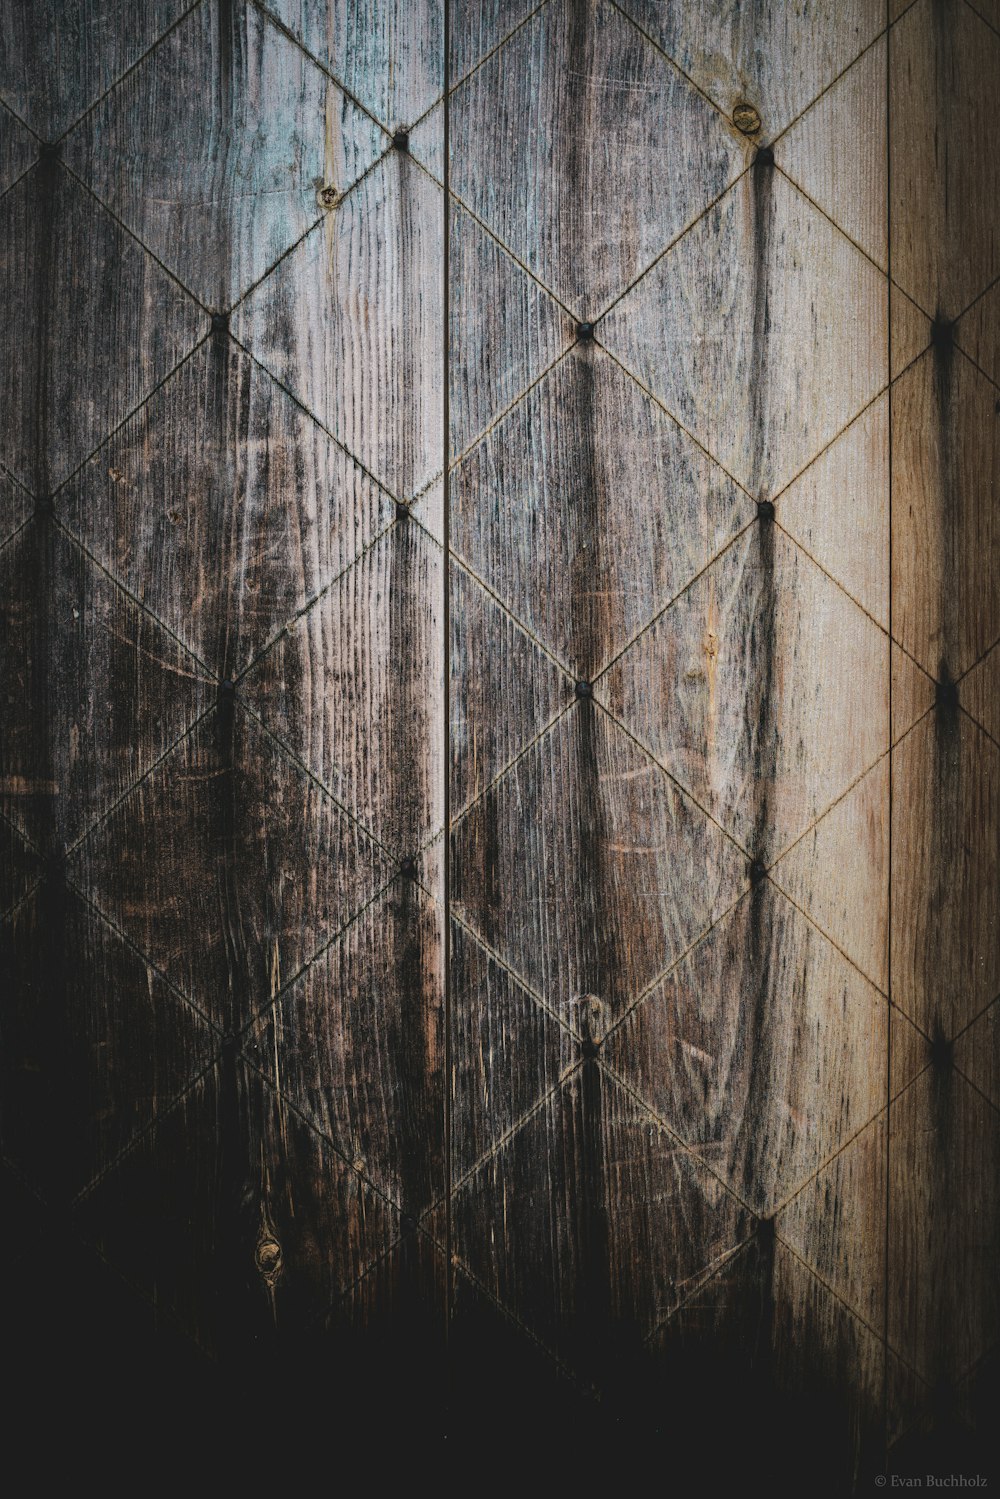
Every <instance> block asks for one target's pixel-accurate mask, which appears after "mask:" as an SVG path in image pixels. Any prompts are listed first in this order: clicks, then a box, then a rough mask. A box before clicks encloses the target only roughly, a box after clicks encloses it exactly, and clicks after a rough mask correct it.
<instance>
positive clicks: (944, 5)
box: [889, 0, 1000, 320]
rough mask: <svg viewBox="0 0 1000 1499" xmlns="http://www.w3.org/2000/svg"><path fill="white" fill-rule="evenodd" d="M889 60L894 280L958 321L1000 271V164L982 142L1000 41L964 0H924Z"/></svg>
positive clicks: (998, 71)
mask: <svg viewBox="0 0 1000 1499" xmlns="http://www.w3.org/2000/svg"><path fill="white" fill-rule="evenodd" d="M889 56H890V91H891V97H890V110H891V117H890V128H889V138H890V142H891V151H892V173H891V183H892V196H891V201H890V215H891V220H890V221H891V226H892V274H893V279H894V280H896V281H898V282H899V284H900V286H902V288H903V290H904V291H905V292H907V293H908V294H909V296H911V297H912V298H913V300H914V301H915V302H916V303H917V305H918V306H919V307H921V308H923V310H924V312H926V313H927V315H928V316H929V317H937V318H945V319H952V320H953V319H955V318H957V317H959V316H960V315H961V313H962V312H964V310H965V308H966V307H967V306H968V305H969V303H970V302H972V301H973V300H974V298H976V297H977V296H978V295H979V294H980V292H982V291H984V290H985V289H986V287H987V286H988V285H989V283H990V282H991V281H992V280H993V278H994V277H995V276H996V275H997V273H998V272H1000V225H998V219H997V213H996V207H995V205H996V201H997V198H998V197H1000V161H998V160H997V156H996V153H995V152H992V151H990V150H989V149H988V148H987V147H986V146H985V142H986V141H988V140H989V136H990V120H991V117H992V111H993V104H994V100H995V98H996V80H997V77H998V75H1000V36H998V35H997V33H996V32H995V31H993V30H992V29H991V28H990V27H989V26H987V25H986V24H985V22H983V21H982V20H981V19H980V17H979V16H978V15H977V14H976V12H975V11H974V10H973V9H972V7H971V6H968V5H966V4H964V3H963V0H919V3H918V4H917V5H914V6H912V7H911V8H910V9H909V10H907V12H906V14H905V15H904V16H902V18H901V19H900V20H899V22H898V24H897V25H895V26H894V27H893V28H892V31H891V32H890V35H889Z"/></svg>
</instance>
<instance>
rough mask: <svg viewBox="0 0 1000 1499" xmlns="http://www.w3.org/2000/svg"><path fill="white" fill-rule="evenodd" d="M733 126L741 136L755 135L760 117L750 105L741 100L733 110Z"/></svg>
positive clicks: (758, 127)
mask: <svg viewBox="0 0 1000 1499" xmlns="http://www.w3.org/2000/svg"><path fill="white" fill-rule="evenodd" d="M733 124H734V125H735V126H736V128H737V130H739V131H740V132H741V133H742V134H743V135H756V134H757V132H758V130H759V129H760V115H759V113H758V112H757V110H756V109H754V107H753V105H752V104H748V103H747V102H746V100H745V99H741V100H740V102H739V104H737V106H736V108H735V109H734V110H733Z"/></svg>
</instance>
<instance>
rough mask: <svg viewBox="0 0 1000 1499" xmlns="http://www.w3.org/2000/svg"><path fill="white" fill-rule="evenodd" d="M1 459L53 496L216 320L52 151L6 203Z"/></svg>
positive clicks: (1, 267)
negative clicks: (200, 308)
mask: <svg viewBox="0 0 1000 1499" xmlns="http://www.w3.org/2000/svg"><path fill="white" fill-rule="evenodd" d="M0 284H2V286H3V291H4V304H5V306H6V307H7V308H8V309H9V315H8V316H7V317H5V318H4V323H3V332H2V342H0V352H2V359H0V364H2V371H0V401H2V404H3V410H4V421H3V429H2V432H0V461H2V462H3V463H4V464H5V465H6V466H7V468H8V469H9V470H10V471H11V473H13V474H14V476H15V477H16V478H18V479H20V480H21V481H22V482H23V483H24V484H26V485H27V487H28V488H29V489H31V490H32V492H33V493H34V494H36V495H46V494H49V493H51V491H52V490H54V489H55V488H56V487H57V486H58V485H59V484H61V483H62V482H63V480H64V479H66V478H67V477H68V476H69V474H70V473H71V472H72V470H73V469H74V468H75V467H76V466H77V465H78V464H80V463H82V462H83V460H84V459H85V458H87V457H88V456H89V454H90V453H91V452H92V451H93V449H94V448H95V447H96V446H97V445H98V443H99V442H101V441H102V440H103V439H104V438H105V437H107V435H108V433H109V432H112V431H113V430H114V429H115V427H117V426H118V425H119V423H120V422H121V421H123V420H124V418H125V417H126V416H128V415H129V413H130V412H131V411H133V410H134V409H135V407H136V406H138V404H139V403H140V401H142V400H144V399H145V398H146V397H147V396H148V395H149V394H150V392H151V391H152V390H153V388H154V387H155V386H156V385H157V384H158V383H159V381H160V380H162V379H163V378H164V377H165V376H166V375H168V374H169V373H170V371H171V370H172V369H173V368H174V367H175V366H176V365H177V364H178V363H179V362H180V360H181V359H182V358H183V357H184V355H185V354H187V353H189V352H190V350H191V349H192V348H193V347H194V345H195V344H196V343H197V341H198V339H199V338H200V336H201V335H202V334H203V333H204V332H205V330H206V328H207V326H208V320H207V318H205V317H204V316H203V314H201V313H200V312H199V311H198V309H197V307H196V306H195V305H194V303H193V302H192V301H191V299H190V298H189V297H188V296H186V295H185V293H184V292H183V291H182V290H181V289H180V288H179V287H178V286H176V285H175V284H174V283H172V282H171V281H170V279H169V277H168V276H167V275H166V274H165V273H164V272H163V271H162V270H160V268H159V267H158V266H157V265H155V264H154V263H153V262H152V261H151V260H150V259H149V257H148V256H146V255H144V254H143V253H142V251H141V250H140V249H139V247H138V246H137V245H136V243H135V241H134V240H133V239H132V238H131V237H130V236H129V235H128V234H126V233H125V231H124V230H123V229H121V228H119V227H118V225H117V224H115V223H114V221H113V220H112V219H111V218H110V217H109V216H108V214H107V213H105V212H104V210H103V209H101V208H100V207H99V206H98V205H97V204H96V203H95V202H94V200H93V198H92V197H91V196H90V194H89V193H88V192H86V191H85V189H84V188H82V187H80V186H79V185H78V183H77V182H75V181H74V179H73V178H72V177H71V176H70V174H69V173H68V172H67V171H66V170H65V169H64V168H63V167H61V166H60V165H59V163H58V160H56V159H55V158H53V157H51V156H47V157H45V158H44V159H43V160H42V161H40V162H39V164H38V165H37V166H36V167H35V168H34V169H33V170H32V171H31V172H29V173H28V174H27V175H26V176H24V177H22V178H21V179H20V181H19V182H17V183H16V184H15V186H14V187H12V188H11V190H10V192H8V193H7V194H6V195H5V196H4V197H3V198H2V199H0Z"/></svg>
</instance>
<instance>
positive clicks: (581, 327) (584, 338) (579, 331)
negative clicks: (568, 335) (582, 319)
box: [576, 323, 594, 344]
mask: <svg viewBox="0 0 1000 1499" xmlns="http://www.w3.org/2000/svg"><path fill="white" fill-rule="evenodd" d="M576 336H577V338H578V339H579V340H580V342H581V343H582V344H588V343H590V341H591V340H592V338H593V337H594V325H593V323H577V325H576Z"/></svg>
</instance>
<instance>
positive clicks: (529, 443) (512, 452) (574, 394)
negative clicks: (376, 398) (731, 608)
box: [451, 342, 753, 681]
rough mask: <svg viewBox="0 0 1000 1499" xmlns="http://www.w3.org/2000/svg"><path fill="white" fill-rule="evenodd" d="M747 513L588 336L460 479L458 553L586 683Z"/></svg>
mask: <svg viewBox="0 0 1000 1499" xmlns="http://www.w3.org/2000/svg"><path fill="white" fill-rule="evenodd" d="M526 495H527V496H530V499H531V503H530V508H528V506H526V504H525V496H526ZM752 513H753V510H752V507H751V505H750V502H749V500H748V499H747V497H746V495H744V494H742V493H741V492H740V490H739V489H737V487H736V485H735V484H733V483H732V481H731V480H730V479H728V478H727V477H726V475H725V474H723V473H721V472H720V470H719V469H718V468H716V467H715V465H714V464H712V463H711V461H710V460H709V459H708V458H707V457H706V456H705V454H704V453H703V452H702V451H701V450H700V449H699V448H698V447H697V446H696V445H695V444H694V443H693V442H691V440H690V438H688V437H687V436H686V435H685V434H684V433H683V432H682V431H681V429H680V428H679V427H678V426H677V424H676V423H675V422H673V421H672V420H671V419H670V418H669V417H668V416H667V415H666V414H665V413H664V412H663V410H662V409H661V408H660V407H659V406H657V405H656V403H655V402H654V401H651V400H650V398H649V397H648V396H647V395H645V394H644V392H643V391H641V390H640V389H639V387H638V386H637V385H636V384H635V382H634V381H633V380H631V379H630V378H629V377H628V376H627V375H626V374H625V373H624V372H623V371H622V370H621V369H620V368H619V366H618V365H616V364H615V362H614V361H613V360H611V359H609V358H608V356H607V355H606V354H605V353H604V352H603V351H602V350H601V349H600V348H598V347H597V346H596V345H595V344H593V343H592V342H588V343H585V344H577V345H576V346H575V347H574V348H573V349H572V350H571V351H570V352H569V353H568V354H567V356H566V358H565V359H563V360H562V361H561V362H560V363H559V364H558V365H557V366H556V367H555V369H553V370H552V371H551V372H550V373H549V374H548V375H546V376H545V377H544V379H542V380H541V381H539V382H538V384H537V385H536V386H535V387H534V388H533V389H532V390H531V391H529V392H528V394H527V395H526V396H525V398H524V399H523V400H522V401H520V402H519V403H518V404H517V406H516V407H515V408H514V409H513V411H511V412H510V413H509V415H508V416H506V417H505V418H504V419H503V420H502V421H501V422H499V423H498V424H497V426H496V427H495V428H494V429H493V430H492V431H491V432H490V433H488V435H487V436H486V437H485V438H484V440H483V441H482V442H480V443H479V444H478V445H477V446H476V447H475V448H474V449H473V451H472V452H471V453H470V454H469V456H468V457H467V458H466V459H465V460H464V461H463V462H462V463H461V464H460V465H459V467H458V469H457V470H456V471H455V473H454V474H453V476H452V481H451V540H452V545H453V546H454V549H455V551H456V553H457V554H458V556H459V557H461V558H462V559H463V560H465V561H466V562H468V564H469V566H470V567H471V568H472V570H473V571H474V572H475V573H476V574H477V575H478V576H480V577H482V578H483V579H484V581H485V582H486V583H488V584H489V586H490V587H491V588H492V589H493V591H494V592H495V593H496V594H497V595H498V596H499V597H500V598H501V599H502V600H503V602H504V603H505V604H506V605H507V606H508V608H509V609H510V610H511V612H512V613H513V614H514V616H515V618H517V619H521V620H524V622H525V623H526V625H527V626H528V628H529V629H530V631H531V633H532V634H533V635H534V636H535V637H536V638H537V639H538V640H540V641H541V642H542V643H543V644H544V645H545V646H546V647H547V648H548V649H549V650H550V651H551V652H552V653H553V654H554V655H555V656H556V658H557V659H558V660H559V661H560V662H562V663H563V664H564V665H565V667H566V669H567V670H568V671H569V672H571V673H572V674H573V675H574V676H575V677H581V678H584V679H585V680H587V681H591V680H593V678H595V677H596V676H597V675H598V674H599V673H600V672H601V671H602V670H603V669H604V668H605V667H606V666H607V665H608V663H609V662H610V661H611V660H612V659H613V658H614V657H615V656H617V655H618V654H619V652H620V651H622V650H623V649H624V647H625V646H626V645H627V644H628V643H629V641H630V640H631V639H632V638H633V637H634V636H635V635H637V634H638V633H639V632H640V630H642V628H643V627H644V626H645V625H647V624H648V623H649V621H650V620H651V619H652V618H653V617H654V615H656V614H657V613H658V612H659V610H660V609H662V608H663V607H664V606H665V605H666V604H667V603H669V601H670V600H671V599H672V598H673V597H674V596H675V595H676V594H677V593H679V592H680V590H681V589H682V588H684V586H685V585H686V584H687V583H688V582H689V581H690V579H691V578H692V577H693V576H694V575H695V574H696V573H698V572H700V570H701V569H702V568H703V567H704V566H705V564H706V563H707V562H708V561H709V560H710V559H711V558H712V557H713V556H715V555H716V553H718V552H719V551H720V550H721V549H722V548H723V547H724V546H725V545H726V543H727V542H728V541H729V540H730V539H731V538H732V537H733V536H734V535H735V534H736V532H737V530H738V528H739V527H740V526H741V525H743V524H745V523H746V521H747V520H749V518H750V515H751V514H752ZM611 535H614V537H615V544H614V545H613V546H609V545H607V539H608V538H609V536H611Z"/></svg>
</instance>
